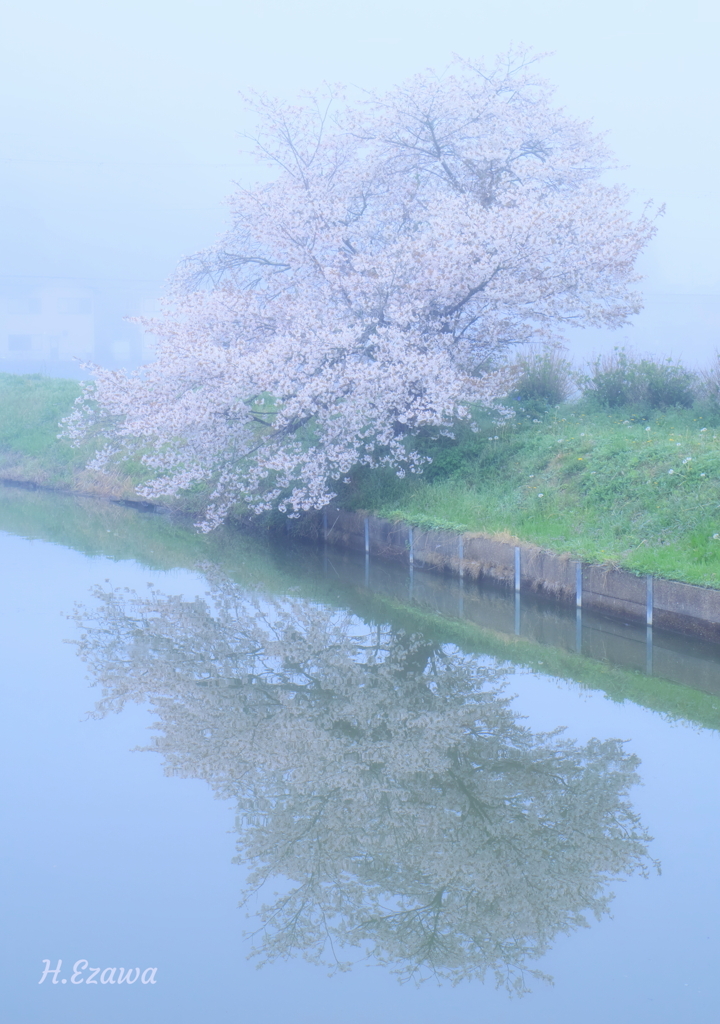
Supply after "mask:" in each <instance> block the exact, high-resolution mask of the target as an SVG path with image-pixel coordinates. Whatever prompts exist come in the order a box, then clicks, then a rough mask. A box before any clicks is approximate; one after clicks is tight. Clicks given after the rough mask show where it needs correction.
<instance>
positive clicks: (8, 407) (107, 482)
mask: <svg viewBox="0 0 720 1024" xmlns="http://www.w3.org/2000/svg"><path fill="white" fill-rule="evenodd" d="M79 394H80V384H79V382H78V381H76V380H64V379H62V378H57V377H43V376H41V375H40V374H12V373H0V477H2V478H4V479H6V480H18V481H28V482H31V483H34V484H37V485H38V486H40V487H51V488H54V489H58V490H69V491H76V492H81V493H85V494H94V495H98V496H112V497H119V498H134V497H137V496H136V494H135V484H136V483H137V482H138V481H139V480H140V479H141V478H142V470H141V467H139V466H132V465H128V466H127V467H126V471H125V472H111V473H96V472H93V471H91V470H88V469H86V468H85V467H86V464H87V462H88V460H89V459H90V457H91V455H92V448H91V447H90V446H88V447H86V448H73V447H72V446H71V445H70V444H69V442H67V441H64V440H61V439H60V438H58V436H57V435H58V431H59V429H60V428H59V423H60V420H61V419H62V418H63V417H64V416H67V414H68V413H69V412H70V410H71V409H72V406H73V402H74V401H75V399H76V398H77V396H78V395H79Z"/></svg>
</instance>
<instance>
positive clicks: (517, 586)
mask: <svg viewBox="0 0 720 1024" xmlns="http://www.w3.org/2000/svg"><path fill="white" fill-rule="evenodd" d="M515 593H516V594H519V593H520V548H515Z"/></svg>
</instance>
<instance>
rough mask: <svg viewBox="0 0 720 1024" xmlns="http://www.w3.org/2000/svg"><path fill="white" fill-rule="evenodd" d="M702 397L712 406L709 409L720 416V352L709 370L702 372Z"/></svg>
mask: <svg viewBox="0 0 720 1024" xmlns="http://www.w3.org/2000/svg"><path fill="white" fill-rule="evenodd" d="M699 390H700V397H701V398H702V399H703V400H704V401H705V402H706V403H707V405H708V406H709V407H710V409H709V411H710V412H711V413H712V414H713V415H714V416H715V417H718V416H720V352H717V351H716V352H715V358H714V361H713V362H712V363H711V365H710V366H709V367H708V369H707V370H702V371H701V372H700V387H699Z"/></svg>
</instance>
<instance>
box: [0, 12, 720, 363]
mask: <svg viewBox="0 0 720 1024" xmlns="http://www.w3.org/2000/svg"><path fill="white" fill-rule="evenodd" d="M719 42H720V5H718V4H716V3H711V2H702V0H689V2H684V3H679V2H667V0H654V2H650V0H603V2H601V3H595V4H589V3H584V2H582V0H574V2H572V0H516V2H514V3H509V2H506V3H504V4H500V3H498V2H497V0H495V2H493V3H489V2H488V0H362V2H353V3H351V2H347V0H335V2H327V0H295V2H289V0H264V2H256V0H253V2H249V0H172V2H169V0H103V2H98V0H65V2H59V0H10V2H8V0H6V2H5V5H4V8H3V14H2V17H1V21H0V80H1V81H2V88H1V90H0V93H1V97H0V103H1V105H2V106H1V110H2V114H1V116H2V122H3V131H2V141H1V143H0V145H1V148H0V185H1V188H0V211H1V212H0V217H1V218H2V233H1V236H0V276H2V277H5V278H10V277H12V278H19V277H26V278H27V279H28V280H30V279H32V278H34V277H40V276H42V275H54V276H64V277H68V278H73V277H77V278H78V279H79V278H92V279H94V280H98V281H105V282H111V283H110V284H108V285H107V286H108V287H115V285H114V284H113V283H112V282H125V284H124V286H123V287H125V288H126V291H127V287H130V289H131V290H130V292H128V293H127V294H128V296H129V297H128V298H126V299H124V300H123V301H125V302H126V304H129V305H132V304H133V303H135V304H138V305H139V304H140V302H141V296H144V297H146V298H147V297H149V296H153V295H158V294H160V293H161V292H162V289H163V282H164V280H165V279H166V278H167V277H168V276H169V275H170V274H171V273H172V270H173V268H174V266H175V264H176V263H177V261H178V260H179V259H180V257H182V256H183V255H185V254H188V253H190V252H193V251H195V250H196V249H198V248H201V247H203V246H205V245H208V244H210V243H211V242H212V241H213V240H214V239H215V237H216V236H217V234H218V233H219V231H220V230H221V228H222V225H223V222H224V217H225V208H224V206H223V202H222V201H223V198H224V196H226V195H227V194H228V193H229V192H230V191H231V190H232V182H233V181H238V180H242V181H244V182H248V181H250V180H252V178H253V177H254V176H255V174H256V173H257V172H256V169H255V166H254V165H253V164H252V163H249V162H248V161H247V160H245V159H243V158H242V156H241V155H240V149H241V145H242V143H241V140H240V139H239V138H238V132H240V131H242V130H243V128H246V127H248V122H247V121H246V118H245V114H244V111H243V107H242V102H241V100H240V97H239V95H238V93H239V91H240V90H247V89H249V88H252V89H257V90H261V91H268V92H271V93H274V94H278V95H281V96H283V97H287V98H292V97H293V96H294V95H296V94H297V93H298V92H299V91H301V90H303V89H310V88H313V87H314V86H316V85H318V84H319V83H321V82H322V81H323V80H330V81H341V82H347V83H350V84H354V85H357V86H359V87H362V88H382V87H385V86H389V85H391V84H393V83H394V82H397V81H399V80H401V79H403V78H404V77H406V76H408V75H411V74H413V73H414V72H416V71H419V70H423V69H424V68H426V67H434V68H436V69H442V68H443V67H445V66H446V65H447V63H448V61H449V59H450V58H451V56H452V54H453V53H460V54H461V55H463V56H467V57H472V58H476V57H483V56H484V57H486V58H487V59H488V60H491V59H492V58H493V57H494V55H495V54H497V53H502V52H504V51H506V50H508V49H509V48H510V47H512V46H513V45H517V44H524V45H527V46H529V47H531V48H533V49H534V50H536V51H539V52H547V51H551V52H552V56H549V57H548V58H547V59H546V60H545V61H544V62H543V65H542V73H543V74H544V76H545V77H546V78H548V79H549V80H550V81H552V82H553V83H554V84H555V85H556V86H557V99H558V103H559V104H561V105H563V106H565V107H566V108H567V110H568V111H569V112H570V113H572V114H573V115H575V116H578V117H581V118H583V119H591V120H592V121H593V122H594V125H595V127H596V128H597V129H598V130H599V131H607V132H608V136H609V141H610V145H611V147H612V148H613V149H614V151H615V153H616V155H617V158H618V162H619V164H621V165H623V170H622V171H621V172H619V177H620V178H621V180H624V181H625V182H626V183H627V184H629V185H630V186H631V187H632V188H633V189H634V190H635V201H636V202H637V203H638V204H640V203H641V202H643V201H644V200H646V199H649V200H654V201H655V202H656V203H666V204H667V215H666V216H665V218H664V220H663V221H662V223H661V227H660V231H659V233H658V235H657V237H656V239H655V240H654V242H653V243H652V245H651V247H650V250H649V251H648V253H647V254H646V255H645V256H644V257H643V260H642V264H641V268H640V269H641V270H642V272H643V273H644V274H645V281H644V284H643V288H644V290H645V291H646V293H647V295H648V308H647V313H646V314H642V315H641V317H640V318H638V324H637V330H636V332H635V333H636V337H635V339H634V340H637V339H638V338H639V339H640V341H641V342H642V343H643V345H644V347H646V348H647V347H648V346H647V344H646V341H645V339H646V336H647V337H649V338H650V340H651V341H652V337H653V336H654V335H653V333H652V332H653V331H655V332H656V334H657V336H658V338H660V334H662V332H663V330H664V331H665V335H667V337H665V336H663V339H664V340H662V342H661V341H660V340H658V347H659V348H663V347H664V348H667V349H673V345H674V342H673V338H674V336H675V334H673V333H672V332H675V333H677V332H678V331H682V330H683V328H684V327H685V328H687V331H689V332H690V335H691V337H689V338H684V339H681V340H679V341H678V342H677V344H675V347H674V349H673V350H675V349H676V350H677V351H678V353H683V354H685V355H687V347H688V344H691V342H692V336H693V331H694V332H695V335H696V336H697V338H698V339H700V337H701V335H702V339H703V340H702V346H704V349H707V347H708V345H710V344H711V343H712V340H713V338H715V337H716V335H717V333H718V331H719V330H720V258H719V257H718V244H717V239H718V238H719V237H720V175H719V174H718V167H719V166H720V160H719V159H718V157H719V156H720V154H719V152H718V150H719V146H718V116H717V108H718V99H719V97H720V88H719V87H718V80H717V79H718V71H717V67H718V63H719V61H718V50H719V47H718V43H719ZM133 282H137V286H135V285H134V284H131V283H133ZM118 287H120V285H119V284H118ZM133 288H136V291H135V292H133V291H132V289H133ZM682 296H685V298H681V297H682ZM696 297H701V298H696ZM658 303H659V305H658ZM663 303H664V305H663ZM671 307H672V310H671ZM701 307H702V308H701ZM663 310H665V312H663ZM668 310H671V311H670V312H667V311H668ZM126 311H127V312H128V313H134V312H138V310H137V309H133V308H127V310H126ZM673 317H675V321H677V323H676V324H675V326H672V324H671V321H672V323H675V321H673ZM643 318H644V319H643ZM668 318H669V319H668ZM653 324H655V326H654V327H653ZM668 325H670V326H668ZM648 332H650V333H648ZM658 332H659V334H658ZM668 332H670V333H668ZM703 332H704V333H703ZM631 333H632V332H631ZM686 333H687V332H686ZM671 334H672V336H671ZM612 340H613V341H614V342H615V341H617V338H616V337H614V336H613V338H612ZM630 340H631V341H632V340H633V338H631V339H630ZM587 343H588V342H587V339H586V341H585V344H586V345H587ZM697 344H698V345H699V344H700V341H699V340H698V342H697ZM716 344H717V345H718V346H720V338H718V341H717V342H716ZM691 347H692V345H691ZM704 349H703V350H704Z"/></svg>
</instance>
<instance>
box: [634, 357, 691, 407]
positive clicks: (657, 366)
mask: <svg viewBox="0 0 720 1024" xmlns="http://www.w3.org/2000/svg"><path fill="white" fill-rule="evenodd" d="M638 365H639V371H640V378H641V381H642V384H643V387H644V396H643V397H644V400H645V401H646V402H647V404H648V405H649V406H650V408H651V409H671V408H682V409H689V408H690V406H691V405H692V404H693V402H694V401H695V398H696V397H697V395H696V389H697V378H696V376H695V374H694V373H693V372H692V371H691V370H688V369H687V367H686V366H683V365H682V363H674V362H672V360H671V359H666V360H664V361H662V362H660V361H659V360H655V359H643V360H641V362H640V363H639V364H638Z"/></svg>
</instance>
